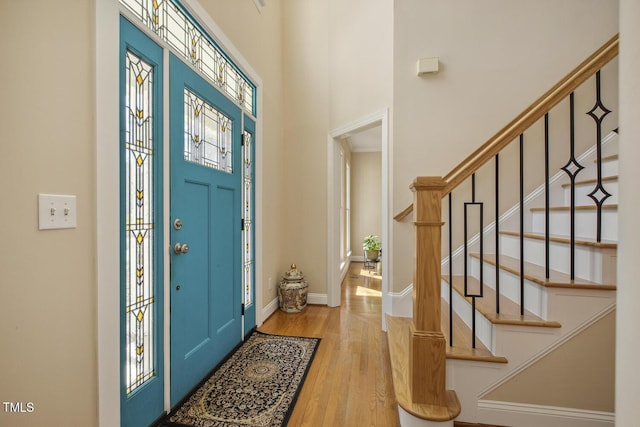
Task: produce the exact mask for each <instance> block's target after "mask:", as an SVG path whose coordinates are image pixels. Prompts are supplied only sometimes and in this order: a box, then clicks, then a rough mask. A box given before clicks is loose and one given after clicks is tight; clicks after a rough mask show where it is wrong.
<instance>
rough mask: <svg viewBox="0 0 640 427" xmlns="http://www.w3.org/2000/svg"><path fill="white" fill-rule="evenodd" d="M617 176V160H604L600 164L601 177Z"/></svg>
mask: <svg viewBox="0 0 640 427" xmlns="http://www.w3.org/2000/svg"><path fill="white" fill-rule="evenodd" d="M614 175H618V160H605V161H603V162H602V176H614Z"/></svg>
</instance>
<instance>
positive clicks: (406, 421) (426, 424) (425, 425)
mask: <svg viewBox="0 0 640 427" xmlns="http://www.w3.org/2000/svg"><path fill="white" fill-rule="evenodd" d="M398 418H400V426H401V427H453V420H449V421H429V420H424V419H422V418H418V417H416V416H415V415H413V414H410V413H409V412H407V411H405V410H404V408H402V406H400V405H398Z"/></svg>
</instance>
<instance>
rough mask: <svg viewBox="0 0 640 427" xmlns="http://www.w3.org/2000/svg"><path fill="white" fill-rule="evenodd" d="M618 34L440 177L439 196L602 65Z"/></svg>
mask: <svg viewBox="0 0 640 427" xmlns="http://www.w3.org/2000/svg"><path fill="white" fill-rule="evenodd" d="M618 45H619V41H618V34H616V35H615V36H613V37H612V38H611V39H610V40H609V41H607V42H606V43H605V44H604V45H603V46H602V47H601V48H600V49H598V50H597V51H595V52H594V53H593V54H592V55H591V56H589V58H587V59H586V60H584V61H583V62H582V63H581V64H580V65H578V66H577V67H576V68H574V69H573V70H572V71H571V72H570V73H569V74H567V75H566V76H565V77H564V78H563V79H562V80H560V81H559V82H558V83H557V84H556V85H555V86H553V87H552V88H551V89H549V90H548V91H547V92H546V93H545V94H544V95H542V96H541V97H540V98H538V99H537V100H536V101H535V102H533V103H532V104H531V105H530V106H529V107H527V108H526V109H525V110H524V111H523V112H522V113H520V114H519V115H518V116H517V117H516V118H515V119H513V120H512V121H511V122H510V123H509V124H507V125H506V126H505V127H503V128H502V129H501V130H500V131H498V133H496V134H495V135H493V136H492V137H491V138H489V140H488V141H487V142H485V143H484V144H483V145H482V146H481V147H480V148H478V149H477V150H475V151H474V152H473V153H472V154H471V155H469V156H468V157H467V158H466V159H464V160H463V161H462V162H460V164H458V165H457V166H456V167H455V168H453V170H451V172H449V173H448V174H446V175H445V176H444V177H443V179H444V181H445V182H446V184H445V187H444V190H443V193H442V197H444V196H446V195H447V194H449V193H450V192H451V191H453V190H454V189H455V188H456V187H457V186H458V185H460V183H462V182H463V181H464V180H465V179H467V178H468V177H470V176H471V175H472V174H473V173H474V172H476V171H477V170H478V169H480V168H481V167H482V166H483V165H484V164H485V163H486V162H487V161H489V160H490V159H492V158H494V157H495V155H496V154H498V153H499V152H500V151H501V150H502V149H503V148H504V147H506V146H507V145H509V143H511V142H512V141H513V140H514V139H516V138H517V137H518V136H519V135H520V134H521V133H523V132H524V131H526V130H527V129H528V128H529V127H530V126H531V125H533V124H534V123H535V122H537V121H538V120H540V119H541V118H542V117H543V116H544V115H545V114H546V113H548V112H549V111H550V110H551V109H552V108H553V107H555V106H556V105H557V104H558V103H560V101H562V100H563V99H565V98H566V97H567V96H569V94H571V92H573V91H574V90H575V89H576V88H577V87H578V86H580V85H581V84H582V83H584V82H585V81H586V80H587V79H588V78H589V77H591V76H593V75H594V74H595V73H596V71H598V70H599V69H601V68H602V67H604V66H605V65H606V64H607V63H608V62H609V61H611V60H612V59H613V58H615V57H616V56H617V55H618ZM412 211H413V205H410V206H409V207H407V208H406V209H405V210H403V211H402V212H401V213H399V214H398V215H396V216H395V217H394V219H395V220H396V221H401V220H402V219H404V218H405V217H406V216H407V215H409V214H410V213H411V212H412Z"/></svg>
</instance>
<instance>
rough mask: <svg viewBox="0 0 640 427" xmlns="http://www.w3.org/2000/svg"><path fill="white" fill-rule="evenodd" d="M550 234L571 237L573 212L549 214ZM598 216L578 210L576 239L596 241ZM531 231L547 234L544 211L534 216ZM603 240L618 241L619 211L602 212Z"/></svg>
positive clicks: (534, 213) (605, 210) (589, 211)
mask: <svg viewBox="0 0 640 427" xmlns="http://www.w3.org/2000/svg"><path fill="white" fill-rule="evenodd" d="M549 214H550V215H549V233H550V234H551V235H554V236H566V237H569V233H570V230H571V212H569V211H553V210H552V211H550V212H549ZM596 224H597V215H596V211H595V210H593V211H591V210H588V211H585V210H576V217H575V226H576V238H581V239H588V240H594V241H595V239H596V234H597V226H596ZM531 227H532V228H531V231H533V232H534V233H544V232H545V215H544V211H535V212H533V216H532V225H531ZM601 233H602V240H605V241H617V240H618V212H617V209H603V210H602V224H601Z"/></svg>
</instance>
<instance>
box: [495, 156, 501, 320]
mask: <svg viewBox="0 0 640 427" xmlns="http://www.w3.org/2000/svg"><path fill="white" fill-rule="evenodd" d="M495 193H496V313H498V314H500V154H496V191H495Z"/></svg>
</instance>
